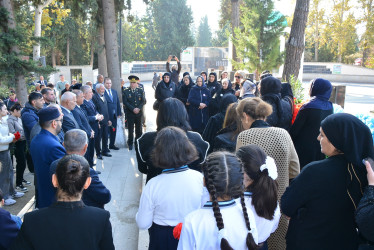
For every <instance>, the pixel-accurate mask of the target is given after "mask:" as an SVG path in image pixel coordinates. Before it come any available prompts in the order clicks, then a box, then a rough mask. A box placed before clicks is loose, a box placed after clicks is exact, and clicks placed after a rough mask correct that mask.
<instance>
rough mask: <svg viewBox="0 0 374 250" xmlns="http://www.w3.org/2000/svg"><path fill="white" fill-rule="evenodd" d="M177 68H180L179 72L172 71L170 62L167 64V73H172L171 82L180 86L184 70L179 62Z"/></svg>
mask: <svg viewBox="0 0 374 250" xmlns="http://www.w3.org/2000/svg"><path fill="white" fill-rule="evenodd" d="M177 66H178V69H177V70H173V71H171V70H170V63H169V62H166V72H169V73H171V77H170V81H172V82H174V83H176V85H178V84H179V81H178V80H179V79H178V78H179V74H180V73H181V70H182V66H181V63H180V62H177Z"/></svg>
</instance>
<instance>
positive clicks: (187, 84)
mask: <svg viewBox="0 0 374 250" xmlns="http://www.w3.org/2000/svg"><path fill="white" fill-rule="evenodd" d="M186 73H187V74H186ZM194 85H195V83H194V82H193V81H192V78H191V77H190V75H189V74H188V72H185V73H184V74H183V79H182V81H181V83H180V85H179V88H178V91H177V98H178V99H179V100H181V101H182V102H183V104H184V105H185V106H186V109H187V110H188V108H189V103H188V102H187V99H188V94H189V93H190V90H191V88H192V87H193V86H194Z"/></svg>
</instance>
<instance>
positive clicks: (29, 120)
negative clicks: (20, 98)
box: [21, 102, 39, 145]
mask: <svg viewBox="0 0 374 250" xmlns="http://www.w3.org/2000/svg"><path fill="white" fill-rule="evenodd" d="M37 113H38V110H37V109H36V108H34V107H33V106H32V105H31V104H30V103H29V102H26V104H25V107H24V108H23V109H22V111H21V120H22V125H23V130H24V132H25V137H26V141H27V144H28V145H30V133H31V130H32V128H33V127H34V125H35V124H36V123H37V122H38V121H39V116H38V115H37Z"/></svg>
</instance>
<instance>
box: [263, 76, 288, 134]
mask: <svg viewBox="0 0 374 250" xmlns="http://www.w3.org/2000/svg"><path fill="white" fill-rule="evenodd" d="M281 88H282V85H281V81H280V80H278V79H277V78H275V77H273V76H268V77H265V78H264V79H262V80H261V82H260V93H261V99H262V100H264V101H265V102H267V103H269V104H270V105H271V106H272V107H273V113H272V114H271V115H270V116H268V117H267V119H266V121H267V123H269V124H270V126H273V127H279V128H284V129H285V130H287V131H288V130H289V129H290V127H291V121H292V104H291V102H290V100H289V99H288V98H282V96H281Z"/></svg>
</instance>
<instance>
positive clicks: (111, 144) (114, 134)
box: [109, 116, 117, 147]
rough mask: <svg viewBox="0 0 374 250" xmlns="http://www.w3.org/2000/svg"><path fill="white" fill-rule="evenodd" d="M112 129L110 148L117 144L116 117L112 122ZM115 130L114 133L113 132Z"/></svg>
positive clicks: (110, 129)
mask: <svg viewBox="0 0 374 250" xmlns="http://www.w3.org/2000/svg"><path fill="white" fill-rule="evenodd" d="M111 122H112V127H110V128H109V139H110V141H109V147H113V146H114V143H115V142H116V134H117V117H116V116H114V118H113V119H112V120H111ZM113 128H114V131H113Z"/></svg>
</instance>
